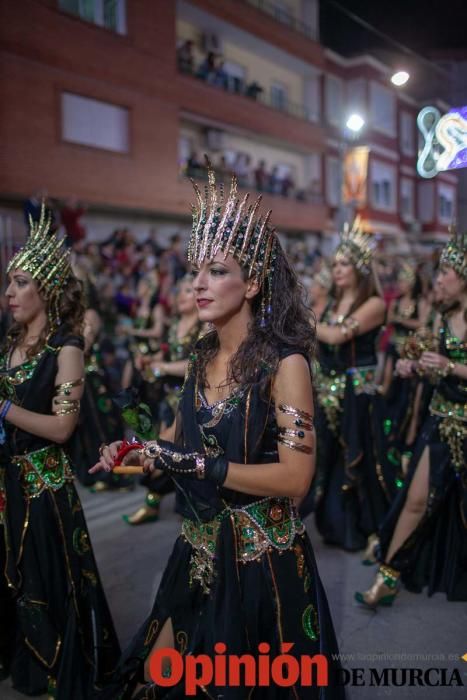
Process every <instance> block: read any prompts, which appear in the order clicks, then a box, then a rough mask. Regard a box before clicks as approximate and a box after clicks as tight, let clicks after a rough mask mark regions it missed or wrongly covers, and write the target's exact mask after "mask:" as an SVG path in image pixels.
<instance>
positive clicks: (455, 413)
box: [430, 391, 467, 422]
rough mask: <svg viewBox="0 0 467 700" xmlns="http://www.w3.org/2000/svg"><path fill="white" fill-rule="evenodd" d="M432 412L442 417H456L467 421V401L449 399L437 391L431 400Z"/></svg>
mask: <svg viewBox="0 0 467 700" xmlns="http://www.w3.org/2000/svg"><path fill="white" fill-rule="evenodd" d="M430 413H431V414H432V415H434V416H441V418H455V419H456V420H460V421H466V422H467V403H456V402H455V401H448V400H447V399H445V398H444V396H442V394H440V392H439V391H435V393H434V394H433V397H432V399H431V402H430Z"/></svg>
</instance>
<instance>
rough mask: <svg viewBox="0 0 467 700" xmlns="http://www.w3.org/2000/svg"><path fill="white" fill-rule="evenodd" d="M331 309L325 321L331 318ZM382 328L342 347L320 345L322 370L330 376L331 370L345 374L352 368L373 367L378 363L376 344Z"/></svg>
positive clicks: (326, 313) (324, 318)
mask: <svg viewBox="0 0 467 700" xmlns="http://www.w3.org/2000/svg"><path fill="white" fill-rule="evenodd" d="M330 310H331V307H330V306H328V308H327V309H326V311H325V312H324V314H323V321H324V322H326V319H327V318H328V317H329V313H330ZM380 330H381V326H377V327H376V328H372V329H371V330H370V331H368V332H367V333H362V335H357V336H356V337H355V338H352V339H351V340H349V341H348V342H346V343H342V344H341V345H330V344H328V343H323V342H319V343H318V349H319V350H318V357H319V363H320V367H321V370H322V371H323V372H324V374H329V373H330V372H331V370H333V371H335V372H338V373H343V372H345V371H346V370H347V369H349V368H350V367H371V366H373V365H376V364H377V363H378V358H377V356H376V343H377V340H378V336H379V333H380Z"/></svg>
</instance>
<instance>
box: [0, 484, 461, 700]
mask: <svg viewBox="0 0 467 700" xmlns="http://www.w3.org/2000/svg"><path fill="white" fill-rule="evenodd" d="M80 493H81V496H82V500H83V504H84V508H85V513H86V516H87V521H88V525H89V529H90V532H91V536H92V540H93V544H94V548H95V553H96V557H97V560H98V563H99V567H100V571H101V575H102V579H103V583H104V587H105V589H106V591H107V595H108V598H109V602H110V606H111V608H112V611H113V615H114V619H115V624H116V626H117V630H118V633H119V635H120V639H121V642H122V644H123V645H125V644H126V643H127V642H128V640H129V639H130V637H131V636H132V634H133V632H134V631H135V630H136V628H137V626H138V625H139V623H140V622H141V621H142V620H143V618H144V617H145V615H146V614H147V612H148V609H149V607H150V604H151V601H152V600H153V596H154V592H155V591H156V589H157V585H158V583H159V580H160V577H161V574H162V571H163V568H164V566H165V562H166V560H167V558H168V555H169V553H170V550H171V548H172V545H173V542H174V539H175V538H176V536H177V534H178V531H179V528H180V523H179V519H178V517H177V516H176V515H175V514H174V513H173V497H169V498H167V499H166V500H165V501H164V503H163V507H162V520H161V521H160V522H158V523H155V524H148V525H145V526H142V527H139V528H130V527H129V526H128V525H126V524H125V523H124V522H123V521H122V519H121V517H120V516H121V514H122V513H131V512H132V511H133V510H134V509H135V507H136V506H137V505H139V504H140V503H141V501H142V500H143V495H144V492H143V491H142V490H141V489H140V488H138V489H137V490H136V491H135V492H133V493H116V494H109V493H104V494H100V495H93V494H89V493H88V492H87V491H84V490H83V489H80ZM307 525H308V530H309V532H310V535H311V538H312V542H313V546H314V548H315V553H316V556H317V559H318V565H319V567H320V572H321V576H322V579H323V581H324V584H325V587H326V590H327V593H328V598H329V603H330V607H331V611H332V614H333V618H334V623H335V627H336V632H337V635H338V639H339V646H340V650H341V653H342V654H343V655H345V654H348V655H353V656H349V657H348V658H347V660H344V661H343V665H344V666H345V667H346V668H364V669H367V670H366V671H365V673H364V679H365V680H366V682H367V683H369V682H370V672H369V670H368V669H370V668H377V669H381V668H383V667H390V666H394V667H398V668H409V667H412V668H422V669H426V668H430V667H432V668H447V669H448V674H447V677H448V679H449V677H450V676H451V672H452V669H454V668H457V669H459V671H460V673H461V675H462V678H463V682H464V684H465V685H466V686H467V663H465V662H463V661H460V660H457V661H452V660H449V658H448V656H449V654H452V655H453V656H455V657H457V658H458V657H459V656H462V654H464V653H465V652H467V632H466V630H467V605H466V604H465V603H448V602H446V600H445V598H444V597H443V596H441V595H436V596H433V597H432V598H427V597H426V596H425V595H414V594H410V593H407V592H402V593H401V594H400V596H399V598H398V600H397V601H396V603H395V605H394V606H393V608H391V609H387V610H382V611H381V612H377V613H372V612H369V611H366V610H362V609H360V608H359V607H358V606H357V604H356V603H354V601H353V592H354V591H355V590H356V589H363V588H365V587H367V584H368V583H369V582H370V579H371V576H372V573H373V570H372V569H371V570H369V569H367V568H366V567H363V566H361V565H360V563H359V557H358V556H357V555H351V554H346V553H343V552H341V551H340V550H338V549H330V548H327V547H323V546H322V545H321V543H320V540H319V538H318V536H317V535H316V533H315V532H314V529H313V524H312V521H311V520H310V521H309V522H308V523H307ZM391 654H393V655H397V654H404V655H405V656H404V657H402V658H403V660H401V659H400V657H399V660H397V657H391V656H390V655H391ZM417 655H418V656H417ZM430 655H431V656H430ZM437 677H438V676H436V675H432V682H436V679H437ZM348 696H349V699H350V700H360V698H361V699H362V700H367V699H368V700H378V699H379V698H385V699H388V698H389V699H392V698H398V699H399V698H411V699H412V700H450V699H451V698H452V699H453V700H456V699H457V698H461V697H465V689H461V688H456V687H455V686H454V687H412V688H408V687H395V686H393V687H384V688H383V687H381V688H377V687H366V686H365V687H356V686H353V687H350V688H349V692H348ZM21 697H23V696H21V695H19V694H17V693H15V692H14V691H12V690H11V688H10V685H9V683H8V681H6V682H4V683H0V699H1V700H19V698H21ZM44 697H45V696H44Z"/></svg>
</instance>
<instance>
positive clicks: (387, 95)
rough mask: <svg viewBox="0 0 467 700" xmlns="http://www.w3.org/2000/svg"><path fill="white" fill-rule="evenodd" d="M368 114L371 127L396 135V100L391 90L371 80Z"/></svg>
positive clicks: (388, 134)
mask: <svg viewBox="0 0 467 700" xmlns="http://www.w3.org/2000/svg"><path fill="white" fill-rule="evenodd" d="M370 114H371V123H372V126H373V129H375V130H376V131H380V132H381V133H383V134H386V135H387V136H391V137H393V138H394V137H395V136H396V101H395V99H394V94H393V93H392V92H391V90H388V88H386V87H384V86H383V85H380V84H379V83H375V82H374V81H371V83H370Z"/></svg>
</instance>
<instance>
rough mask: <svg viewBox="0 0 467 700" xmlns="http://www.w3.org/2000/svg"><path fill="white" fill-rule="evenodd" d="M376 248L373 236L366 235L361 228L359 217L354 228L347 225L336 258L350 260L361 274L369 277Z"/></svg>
mask: <svg viewBox="0 0 467 700" xmlns="http://www.w3.org/2000/svg"><path fill="white" fill-rule="evenodd" d="M374 247H375V241H374V237H373V234H371V233H366V232H365V231H363V230H362V229H361V228H360V217H358V216H357V217H356V219H355V221H354V223H353V225H352V228H350V227H349V225H348V224H345V226H344V231H343V233H342V235H341V241H340V243H339V245H338V246H337V250H336V253H335V255H336V258H338V257H339V256H344V257H346V258H349V259H350V261H351V263H352V264H353V265H355V267H356V268H357V270H358V271H359V272H361V273H362V274H364V275H368V274H369V273H370V270H371V260H372V258H373V250H374Z"/></svg>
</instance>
